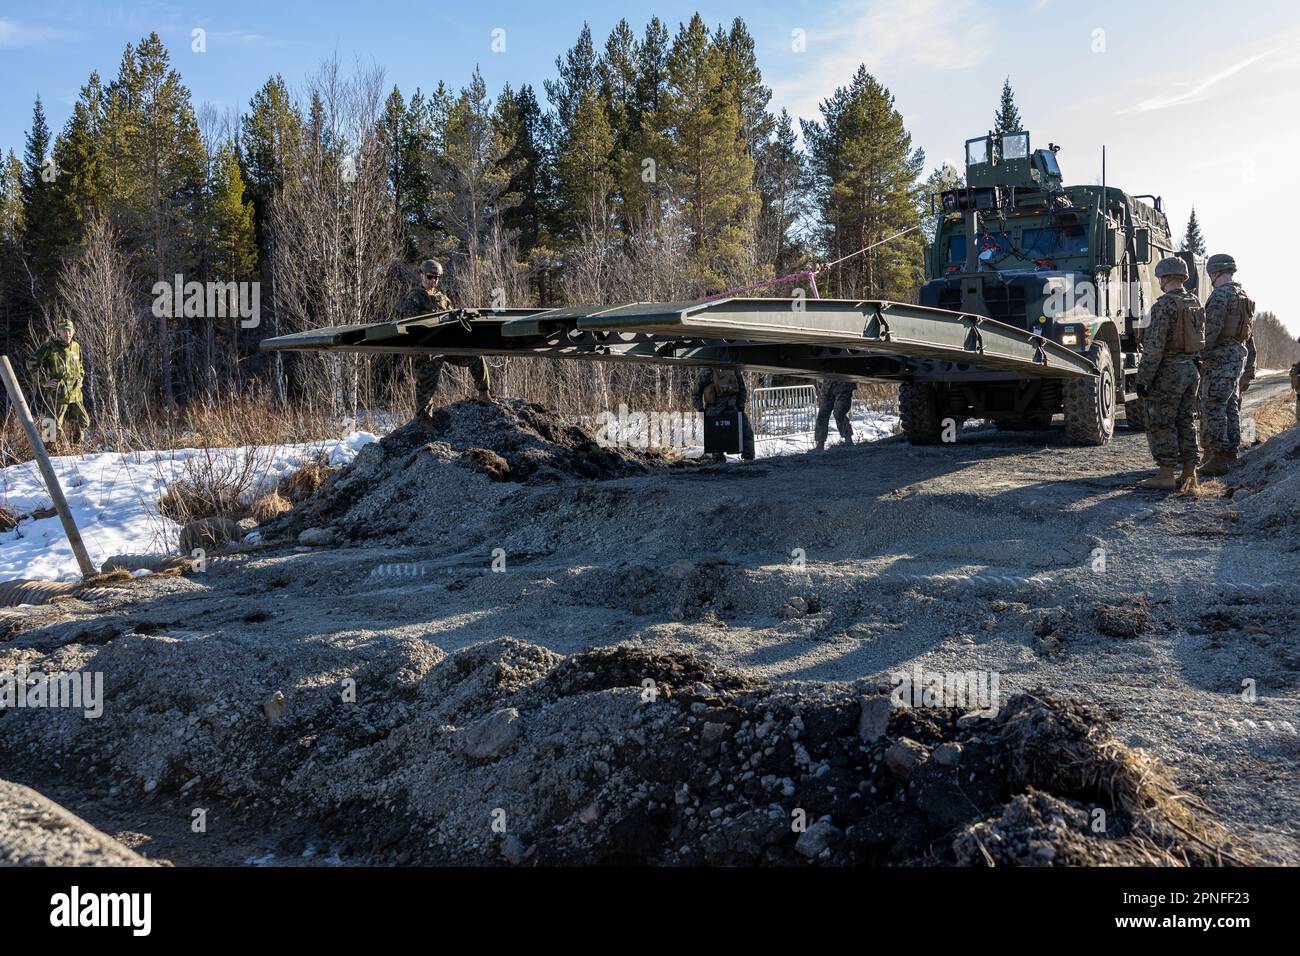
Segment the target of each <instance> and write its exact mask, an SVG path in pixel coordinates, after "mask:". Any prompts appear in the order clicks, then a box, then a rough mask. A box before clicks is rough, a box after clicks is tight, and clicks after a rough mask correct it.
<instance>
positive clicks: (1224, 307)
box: [1201, 253, 1255, 478]
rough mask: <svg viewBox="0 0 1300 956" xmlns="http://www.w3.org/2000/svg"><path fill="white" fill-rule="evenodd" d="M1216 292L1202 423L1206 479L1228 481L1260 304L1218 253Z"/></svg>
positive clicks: (1204, 365) (1214, 259)
mask: <svg viewBox="0 0 1300 956" xmlns="http://www.w3.org/2000/svg"><path fill="white" fill-rule="evenodd" d="M1206 271H1208V272H1209V274H1210V281H1211V284H1212V285H1213V286H1214V291H1213V292H1211V293H1210V297H1209V298H1208V299H1207V300H1206V302H1205V349H1204V350H1203V351H1202V352H1201V358H1202V362H1201V422H1202V424H1203V427H1204V429H1205V443H1206V445H1207V447H1208V451H1209V455H1208V457H1207V458H1206V461H1205V464H1204V465H1203V466H1202V467H1201V476H1202V477H1203V478H1210V477H1215V476H1218V475H1225V474H1227V473H1228V466H1229V465H1230V464H1231V463H1232V462H1234V461H1236V460H1237V449H1238V447H1239V446H1240V445H1241V380H1242V375H1243V373H1244V372H1245V368H1246V360H1247V356H1248V355H1249V349H1248V348H1247V343H1248V342H1249V341H1250V339H1251V334H1250V333H1251V326H1252V324H1253V323H1254V321H1255V303H1254V302H1252V301H1251V300H1250V297H1249V296H1247V295H1246V292H1245V290H1244V289H1242V287H1241V285H1240V284H1238V283H1237V282H1236V281H1234V279H1233V275H1234V274H1235V273H1236V271H1237V264H1236V262H1234V261H1233V258H1232V256H1228V255H1224V254H1222V253H1219V254H1218V255H1213V256H1210V258H1209V261H1208V262H1207V263H1206Z"/></svg>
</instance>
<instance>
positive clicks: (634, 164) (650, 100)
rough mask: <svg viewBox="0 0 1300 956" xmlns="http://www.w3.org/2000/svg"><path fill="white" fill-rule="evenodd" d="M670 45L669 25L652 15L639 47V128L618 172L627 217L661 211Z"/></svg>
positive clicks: (666, 149) (669, 145) (667, 138)
mask: <svg viewBox="0 0 1300 956" xmlns="http://www.w3.org/2000/svg"><path fill="white" fill-rule="evenodd" d="M668 47H669V36H668V28H667V27H665V26H664V25H663V23H662V21H660V20H659V18H658V17H652V18H651V19H650V22H649V23H648V24H646V28H645V32H644V34H643V35H642V37H641V42H640V43H638V44H637V48H636V94H635V95H636V108H635V110H634V111H633V112H634V113H635V116H636V129H635V131H634V133H633V135H632V139H631V142H630V144H629V146H628V150H627V153H626V154H625V155H624V156H623V162H622V166H621V168H620V169H619V171H618V176H619V182H620V190H619V191H620V193H621V194H622V197H623V209H622V212H623V216H624V218H625V219H633V218H636V217H639V216H642V215H644V214H646V213H647V212H650V213H652V214H653V215H658V214H659V213H660V209H659V207H660V200H661V199H662V197H663V191H662V189H661V184H660V170H665V169H667V165H668V161H669V156H670V154H671V151H672V142H671V138H670V135H669V130H668V126H667V124H668V117H667V115H666V111H665V109H664V103H665V98H666V96H667V90H668Z"/></svg>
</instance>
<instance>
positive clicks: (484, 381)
mask: <svg viewBox="0 0 1300 956" xmlns="http://www.w3.org/2000/svg"><path fill="white" fill-rule="evenodd" d="M441 279H442V263H440V262H438V261H437V260H436V259H425V260H424V261H423V262H421V263H420V287H419V288H418V289H412V290H411V293H410V295H408V296H407V297H406V298H405V299H403V300H402V304H401V305H400V306H398V309H397V315H398V317H399V318H403V319H411V318H415V317H416V316H420V315H428V314H429V313H431V312H450V311H451V309H452V304H451V300H450V299H449V298H447V296H446V295H445V294H444V293H443V292H442V290H440V289H439V288H438V283H439V281H440V280H441ZM447 362H449V363H451V364H452V365H456V366H459V367H460V368H467V369H469V373H470V376H471V377H472V378H473V379H474V387H475V388H476V389H478V400H479V401H480V402H484V403H486V402H490V401H491V400H492V391H491V386H490V381H489V379H488V370H487V363H486V362H484V361H483V356H481V355H418V356H416V358H415V360H414V362H413V363H412V364H413V366H414V369H415V419H416V421H417V422H419V423H420V424H421V425H425V426H427V425H429V424H430V423H431V421H432V419H431V417H430V413H431V412H432V410H433V399H434V395H435V393H436V392H437V391H438V380H439V379H440V378H441V376H442V366H443V364H444V363H447Z"/></svg>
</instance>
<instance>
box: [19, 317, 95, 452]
mask: <svg viewBox="0 0 1300 956" xmlns="http://www.w3.org/2000/svg"><path fill="white" fill-rule="evenodd" d="M75 334H76V327H75V326H73V324H72V321H71V320H70V319H64V320H63V321H62V322H60V323H59V334H58V337H57V338H53V339H50V340H49V341H48V342H46V343H45V344H44V345H42V346H41V347H40V348H39V349H37V350H36V351H35V352H33V353H32V355H31V357H30V358H28V359H27V374H28V375H29V376H30V377H31V379H32V381H33V382H34V383H35V385H36V408H35V409H34V411H35V414H36V416H37V417H38V418H41V419H51V420H53V422H54V427H55V430H56V433H62V431H63V426H64V423H65V422H66V423H67V426H68V429H67V432H68V440H69V441H70V442H71V443H72V444H73V445H74V446H79V445H80V444H81V439H82V437H83V433H84V430H85V429H86V427H87V426H89V425H90V415H88V414H87V413H86V405H85V402H84V401H83V400H82V395H81V386H82V384H83V383H84V382H85V379H86V370H85V367H84V366H83V365H82V364H81V345H80V344H79V343H77V342H74V341H72V337H73V336H74V335H75Z"/></svg>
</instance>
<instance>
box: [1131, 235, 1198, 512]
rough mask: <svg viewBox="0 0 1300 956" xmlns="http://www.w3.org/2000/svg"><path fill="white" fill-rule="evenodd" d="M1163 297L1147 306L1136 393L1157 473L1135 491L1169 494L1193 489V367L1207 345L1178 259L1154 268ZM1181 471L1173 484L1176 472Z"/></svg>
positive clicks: (1195, 450) (1183, 266) (1195, 455)
mask: <svg viewBox="0 0 1300 956" xmlns="http://www.w3.org/2000/svg"><path fill="white" fill-rule="evenodd" d="M1155 272H1156V279H1157V281H1159V283H1160V289H1161V291H1162V292H1163V293H1164V295H1162V296H1160V298H1159V299H1157V300H1156V301H1155V303H1154V304H1153V305H1152V306H1151V325H1150V326H1149V327H1148V328H1147V330H1146V334H1145V335H1144V336H1143V338H1142V364H1141V365H1140V366H1139V367H1138V372H1137V382H1136V389H1137V394H1138V397H1139V398H1140V399H1142V400H1143V404H1144V406H1145V411H1146V426H1147V441H1148V443H1149V444H1150V446H1151V456H1152V457H1153V458H1154V459H1155V460H1156V466H1157V467H1158V468H1159V471H1158V472H1157V473H1156V474H1155V475H1153V476H1152V477H1150V478H1146V479H1144V480H1143V481H1140V482H1138V487H1139V488H1159V489H1163V490H1172V489H1174V488H1175V487H1179V486H1183V487H1186V486H1191V485H1194V484H1195V483H1196V466H1197V464H1198V463H1199V459H1200V448H1199V447H1198V446H1197V442H1196V390H1197V386H1198V385H1199V383H1200V373H1199V371H1198V369H1197V367H1196V363H1197V361H1198V359H1199V356H1200V352H1201V349H1202V348H1203V347H1204V345H1205V312H1204V310H1203V309H1202V308H1201V303H1200V302H1199V301H1197V298H1196V296H1194V295H1192V294H1191V293H1190V292H1188V291H1187V290H1186V289H1184V288H1183V283H1184V282H1185V281H1186V280H1187V264H1186V263H1185V262H1183V260H1182V259H1179V258H1178V257H1177V256H1169V257H1168V258H1165V259H1161V260H1160V261H1159V262H1158V263H1156V269H1155ZM1179 462H1181V463H1182V466H1183V471H1182V474H1181V475H1180V476H1179V477H1178V480H1177V481H1175V480H1174V466H1175V465H1177V464H1178V463H1179Z"/></svg>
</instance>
